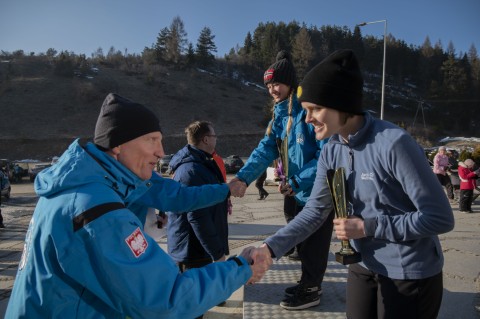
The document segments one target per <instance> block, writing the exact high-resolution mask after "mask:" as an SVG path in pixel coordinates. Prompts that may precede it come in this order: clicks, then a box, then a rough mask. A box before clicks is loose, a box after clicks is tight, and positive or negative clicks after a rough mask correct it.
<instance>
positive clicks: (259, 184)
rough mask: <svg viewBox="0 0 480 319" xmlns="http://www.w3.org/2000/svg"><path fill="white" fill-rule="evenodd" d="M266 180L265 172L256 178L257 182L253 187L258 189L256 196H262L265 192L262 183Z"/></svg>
mask: <svg viewBox="0 0 480 319" xmlns="http://www.w3.org/2000/svg"><path fill="white" fill-rule="evenodd" d="M266 179H267V171H264V172H263V173H262V175H260V177H258V178H257V181H256V182H255V187H256V188H257V189H258V194H259V195H260V196H262V195H263V194H265V193H266V192H267V191H266V190H265V188H263V183H265V180H266Z"/></svg>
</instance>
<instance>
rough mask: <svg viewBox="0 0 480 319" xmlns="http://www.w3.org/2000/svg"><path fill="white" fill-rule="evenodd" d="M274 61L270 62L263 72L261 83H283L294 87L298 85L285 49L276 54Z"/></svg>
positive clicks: (290, 58)
mask: <svg viewBox="0 0 480 319" xmlns="http://www.w3.org/2000/svg"><path fill="white" fill-rule="evenodd" d="M275 61H276V62H275V63H274V64H272V65H271V66H270V67H269V68H268V69H267V71H265V73H264V74H263V83H265V85H267V84H269V83H274V82H277V83H283V84H286V85H289V86H291V87H292V88H296V87H297V85H298V82H297V74H296V72H295V68H294V67H293V64H292V57H291V56H290V54H288V52H286V51H283V50H282V51H280V52H278V54H277V58H276V59H275Z"/></svg>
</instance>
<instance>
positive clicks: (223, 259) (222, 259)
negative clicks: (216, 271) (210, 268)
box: [215, 255, 226, 263]
mask: <svg viewBox="0 0 480 319" xmlns="http://www.w3.org/2000/svg"><path fill="white" fill-rule="evenodd" d="M225 260H226V257H225V255H223V256H222V257H220V258H218V259H217V260H215V262H216V263H217V262H219V261H225Z"/></svg>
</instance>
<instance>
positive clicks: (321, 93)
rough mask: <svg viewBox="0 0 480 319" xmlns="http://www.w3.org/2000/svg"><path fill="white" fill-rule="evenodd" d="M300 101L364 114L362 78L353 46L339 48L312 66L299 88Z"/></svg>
mask: <svg viewBox="0 0 480 319" xmlns="http://www.w3.org/2000/svg"><path fill="white" fill-rule="evenodd" d="M297 97H298V100H299V101H300V102H310V103H314V104H317V105H320V106H324V107H327V108H331V109H336V110H338V111H342V112H346V113H352V114H362V97H363V78H362V73H361V72H360V67H359V65H358V60H357V58H356V56H355V54H354V53H353V51H352V50H338V51H335V52H333V53H332V54H330V55H329V56H327V57H326V58H325V59H324V60H323V61H322V62H320V63H319V64H317V65H316V66H315V67H314V68H313V69H312V70H310V71H309V72H308V73H307V75H305V78H304V79H303V81H302V83H300V86H299V87H298V90H297Z"/></svg>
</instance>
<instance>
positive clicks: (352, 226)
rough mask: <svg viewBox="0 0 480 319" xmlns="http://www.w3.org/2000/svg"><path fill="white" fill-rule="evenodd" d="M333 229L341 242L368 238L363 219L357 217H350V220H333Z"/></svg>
mask: <svg viewBox="0 0 480 319" xmlns="http://www.w3.org/2000/svg"><path fill="white" fill-rule="evenodd" d="M333 229H334V230H335V235H336V236H337V238H338V239H340V240H348V239H358V238H363V237H366V236H365V229H364V224H363V219H361V218H359V217H357V216H348V218H335V219H334V220H333Z"/></svg>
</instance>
